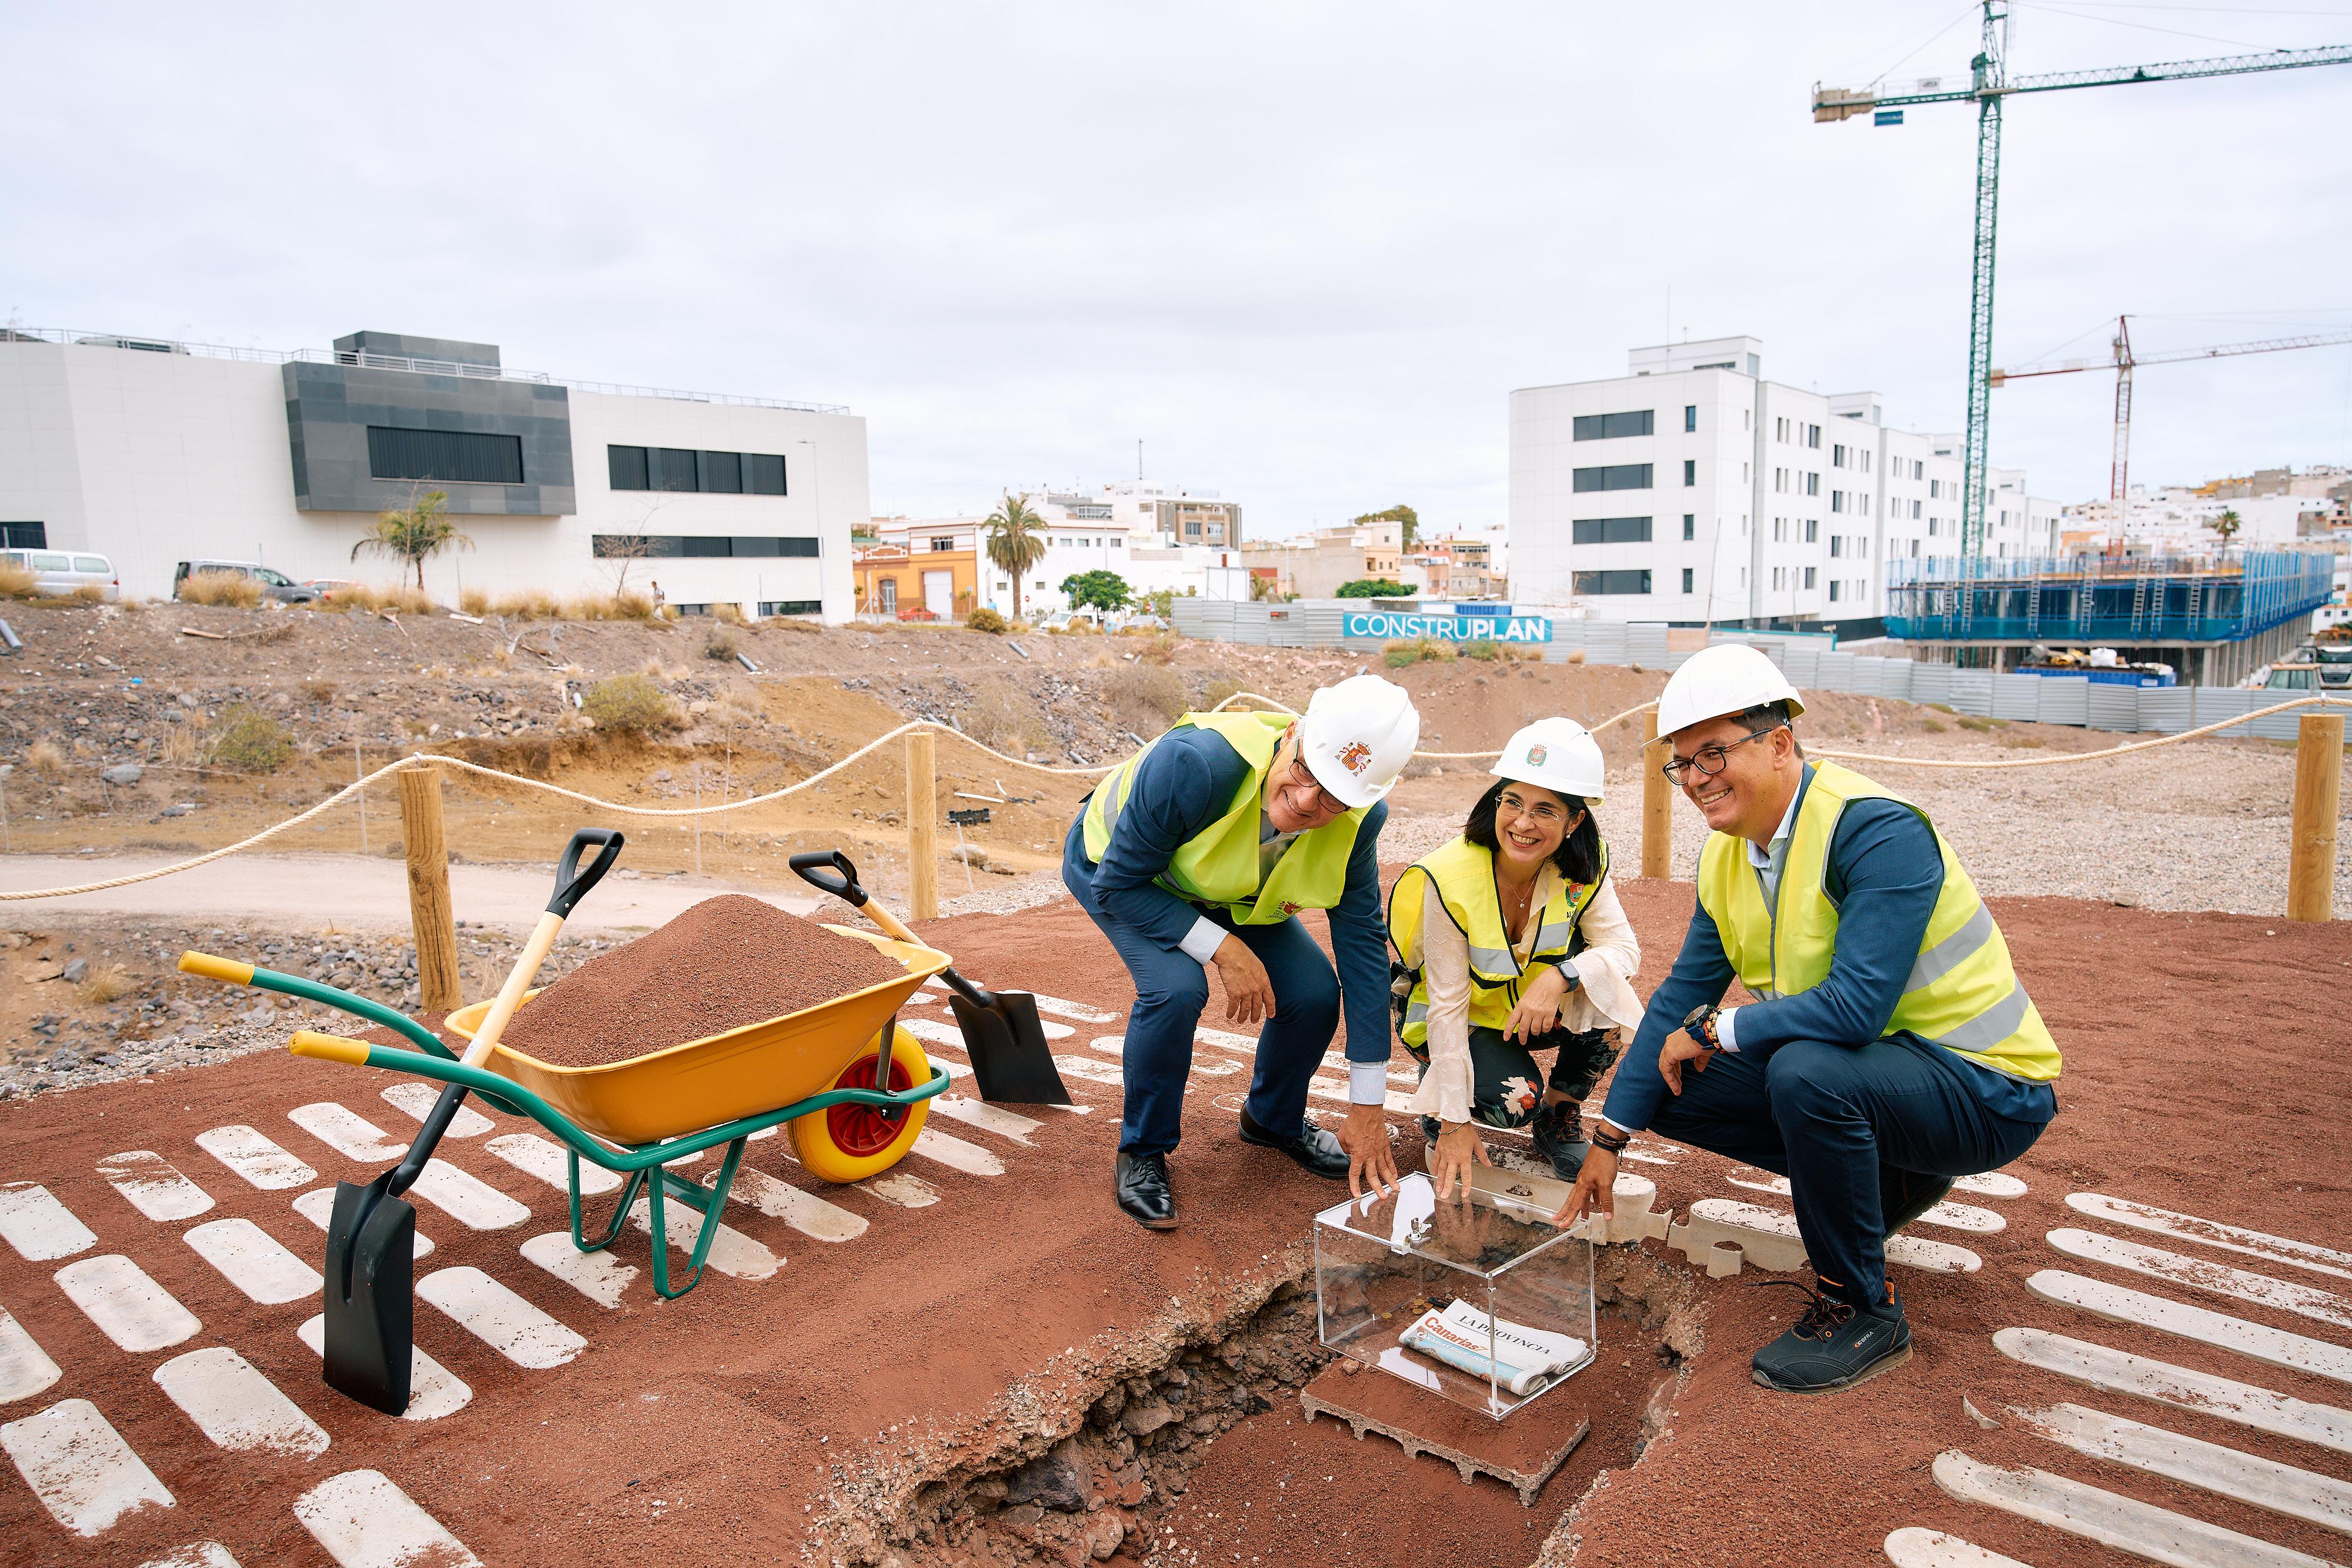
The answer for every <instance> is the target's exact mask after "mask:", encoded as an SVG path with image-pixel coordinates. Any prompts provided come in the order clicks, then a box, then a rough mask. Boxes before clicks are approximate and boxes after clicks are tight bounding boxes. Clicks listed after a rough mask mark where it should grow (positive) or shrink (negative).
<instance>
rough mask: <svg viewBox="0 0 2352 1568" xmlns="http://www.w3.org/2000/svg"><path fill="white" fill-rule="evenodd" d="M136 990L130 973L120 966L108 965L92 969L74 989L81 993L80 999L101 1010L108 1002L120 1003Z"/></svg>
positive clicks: (136, 986) (136, 987)
mask: <svg viewBox="0 0 2352 1568" xmlns="http://www.w3.org/2000/svg"><path fill="white" fill-rule="evenodd" d="M138 988H139V987H138V985H137V984H136V983H135V982H133V981H132V979H131V972H130V971H129V970H127V969H125V968H124V967H122V966H121V965H120V964H109V965H107V966H106V967H104V968H102V969H92V970H91V971H90V972H89V974H88V975H87V976H85V977H83V979H82V982H81V984H80V985H79V986H77V987H76V988H75V989H77V990H79V992H80V993H81V999H82V1000H83V1001H85V1002H87V1003H89V1005H90V1006H91V1007H94V1008H102V1007H104V1006H105V1005H106V1004H107V1003H109V1002H113V1001H120V1000H121V999H122V998H124V997H127V996H129V995H130V994H131V992H133V991H135V990H137V989H138Z"/></svg>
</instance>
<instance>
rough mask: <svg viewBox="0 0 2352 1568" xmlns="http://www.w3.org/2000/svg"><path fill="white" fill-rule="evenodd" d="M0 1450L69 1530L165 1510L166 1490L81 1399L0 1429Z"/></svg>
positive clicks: (98, 1529)
mask: <svg viewBox="0 0 2352 1568" xmlns="http://www.w3.org/2000/svg"><path fill="white" fill-rule="evenodd" d="M0 1448H5V1449H6V1450H7V1454H8V1457H9V1458H11V1459H14V1460H15V1461H16V1472H17V1473H18V1474H19V1475H21V1476H23V1477H24V1478H25V1484H26V1486H29V1487H31V1488H32V1489H33V1495H34V1496H35V1497H37V1498H38V1499H40V1500H41V1506H42V1507H43V1508H45V1509H47V1510H48V1511H49V1517H50V1518H51V1519H54V1520H56V1521H58V1523H59V1524H61V1525H63V1526H65V1527H66V1528H67V1529H68V1530H69V1531H73V1532H74V1533H75V1534H76V1535H81V1536H92V1535H100V1534H103V1533H104V1532H105V1531H108V1530H110V1529H112V1528H113V1526H114V1524H115V1522H116V1521H119V1520H120V1519H121V1518H122V1516H123V1515H124V1514H126V1513H134V1512H137V1511H139V1510H141V1509H146V1508H171V1507H173V1506H174V1500H173V1497H172V1494H171V1491H170V1490H168V1489H167V1488H165V1486H164V1485H163V1482H162V1481H160V1480H157V1479H155V1472H154V1471H152V1470H151V1469H148V1468H147V1462H146V1461H145V1460H144V1459H142V1458H140V1457H139V1456H138V1455H137V1454H135V1453H133V1452H132V1451H131V1445H130V1444H128V1443H126V1442H124V1441H123V1440H122V1434H121V1433H120V1432H117V1431H116V1430H115V1429H114V1427H113V1426H112V1424H111V1423H110V1422H109V1421H108V1420H107V1418H106V1417H105V1416H102V1415H100V1413H99V1408H98V1406H95V1405H92V1404H91V1403H90V1402H89V1400H87V1399H60V1400H59V1401H58V1403H56V1404H55V1405H52V1406H49V1407H48V1408H47V1409H46V1410H44V1411H41V1412H40V1413H39V1414H38V1415H34V1416H26V1417H25V1418H24V1419H23V1420H21V1421H11V1422H9V1423H8V1424H7V1425H6V1426H5V1427H0Z"/></svg>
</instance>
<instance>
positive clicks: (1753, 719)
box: [1733, 699, 1805, 758]
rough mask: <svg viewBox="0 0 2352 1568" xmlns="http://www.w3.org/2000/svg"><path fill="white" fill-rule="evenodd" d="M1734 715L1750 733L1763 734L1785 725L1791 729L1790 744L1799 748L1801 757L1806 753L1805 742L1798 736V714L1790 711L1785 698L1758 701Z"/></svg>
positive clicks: (1798, 754)
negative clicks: (1766, 701) (1764, 701)
mask: <svg viewBox="0 0 2352 1568" xmlns="http://www.w3.org/2000/svg"><path fill="white" fill-rule="evenodd" d="M1733 717H1734V718H1736V719H1738V721H1739V727H1740V728H1742V729H1744V730H1746V731H1747V732H1748V734H1750V735H1763V734H1766V733H1768V732H1769V731H1771V730H1776V729H1780V728H1781V727H1784V726H1785V727H1787V729H1788V731H1789V744H1790V745H1791V746H1793V747H1796V748H1797V756H1798V757H1799V758H1802V757H1803V756H1804V755H1805V743H1804V742H1803V741H1801V740H1800V739H1798V738H1797V724H1796V718H1797V716H1796V715H1794V714H1792V713H1790V711H1789V705H1788V702H1787V701H1786V700H1785V699H1783V700H1781V701H1780V702H1769V703H1758V704H1757V705H1756V706H1754V707H1751V708H1742V709H1741V710H1740V711H1739V712H1738V713H1736V714H1734V715H1733Z"/></svg>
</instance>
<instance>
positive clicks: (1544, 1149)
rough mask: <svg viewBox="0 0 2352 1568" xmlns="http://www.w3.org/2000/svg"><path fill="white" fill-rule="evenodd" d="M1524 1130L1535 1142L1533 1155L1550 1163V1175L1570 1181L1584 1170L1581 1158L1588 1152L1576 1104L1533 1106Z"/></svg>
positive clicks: (1589, 1146)
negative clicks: (1532, 1111) (1532, 1118)
mask: <svg viewBox="0 0 2352 1568" xmlns="http://www.w3.org/2000/svg"><path fill="white" fill-rule="evenodd" d="M1528 1134H1529V1135H1531V1136H1532V1137H1533V1138H1534V1139H1535V1145H1536V1153H1538V1154H1539V1155H1542V1156H1543V1157H1544V1158H1546V1159H1548V1160H1549V1161H1550V1162H1551V1174H1552V1175H1554V1176H1558V1177H1559V1179H1560V1180H1562V1181H1574V1180H1575V1179H1576V1173H1577V1172H1579V1171H1580V1170H1582V1169H1583V1168H1584V1156H1585V1155H1589V1154H1591V1152H1592V1145H1591V1143H1590V1142H1588V1141H1587V1140H1586V1138H1585V1136H1584V1119H1583V1117H1582V1116H1581V1115H1580V1113H1579V1111H1578V1107H1577V1103H1576V1102H1575V1101H1573V1100H1563V1101H1561V1102H1560V1103H1559V1104H1557V1105H1542V1106H1538V1107H1537V1109H1536V1117H1535V1120H1534V1121H1533V1122H1530V1123H1529V1124H1528Z"/></svg>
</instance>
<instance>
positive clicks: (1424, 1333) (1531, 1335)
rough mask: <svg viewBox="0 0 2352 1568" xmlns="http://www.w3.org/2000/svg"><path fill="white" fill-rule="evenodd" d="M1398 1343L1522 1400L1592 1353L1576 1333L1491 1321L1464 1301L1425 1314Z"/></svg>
mask: <svg viewBox="0 0 2352 1568" xmlns="http://www.w3.org/2000/svg"><path fill="white" fill-rule="evenodd" d="M1397 1338H1398V1341H1399V1342H1400V1343H1402V1344H1403V1345H1404V1346H1405V1348H1406V1349H1408V1350H1417V1351H1419V1352H1421V1353H1422V1354H1424V1355H1433V1356H1435V1357H1436V1358H1437V1359H1438V1360H1440V1361H1442V1362H1444V1363H1445V1364H1447V1365H1448V1366H1452V1367H1454V1368H1457V1369H1458V1370H1460V1371H1463V1372H1466V1373H1468V1374H1470V1375H1472V1376H1473V1377H1487V1376H1490V1375H1491V1376H1492V1377H1493V1378H1494V1380H1495V1382H1496V1383H1497V1384H1499V1385H1502V1386H1503V1387H1505V1388H1507V1389H1508V1390H1509V1391H1510V1392H1511V1393H1512V1394H1514V1395H1519V1396H1525V1395H1528V1394H1532V1393H1534V1392H1535V1391H1536V1390H1538V1389H1539V1388H1541V1387H1542V1386H1543V1385H1545V1384H1547V1383H1549V1382H1550V1381H1551V1380H1552V1379H1553V1378H1555V1377H1558V1376H1560V1375H1563V1374H1565V1373H1568V1372H1570V1371H1573V1370H1574V1369H1575V1368H1577V1367H1579V1366H1581V1365H1582V1364H1584V1362H1585V1360H1586V1359H1587V1358H1588V1357H1589V1356H1590V1355H1591V1347H1590V1346H1588V1345H1587V1344H1586V1343H1584V1342H1583V1341H1582V1340H1580V1339H1578V1338H1577V1337H1576V1336H1575V1335H1573V1334H1564V1333H1550V1332H1549V1331H1547V1330H1544V1329H1531V1328H1529V1327H1528V1326H1527V1325H1526V1324H1524V1323H1515V1322H1511V1321H1509V1320H1508V1319H1507V1318H1496V1317H1489V1316H1488V1315H1487V1314H1486V1312H1481V1311H1480V1310H1479V1309H1478V1308H1476V1307H1474V1306H1472V1305H1471V1304H1470V1303H1469V1302H1468V1301H1462V1300H1460V1299H1458V1298H1457V1299H1456V1300H1455V1301H1454V1304H1453V1305H1452V1306H1450V1307H1447V1308H1446V1309H1445V1310H1444V1312H1439V1311H1438V1310H1437V1309H1436V1308H1434V1307H1433V1308H1431V1309H1430V1310H1429V1311H1428V1312H1423V1313H1422V1314H1421V1316H1420V1317H1418V1318H1416V1319H1414V1320H1413V1322H1412V1325H1411V1326H1410V1327H1408V1328H1407V1329H1406V1330H1405V1331H1404V1333H1401V1334H1399V1335H1398V1336H1397ZM1490 1349H1491V1351H1492V1354H1491V1355H1490V1354H1489V1351H1490Z"/></svg>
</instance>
